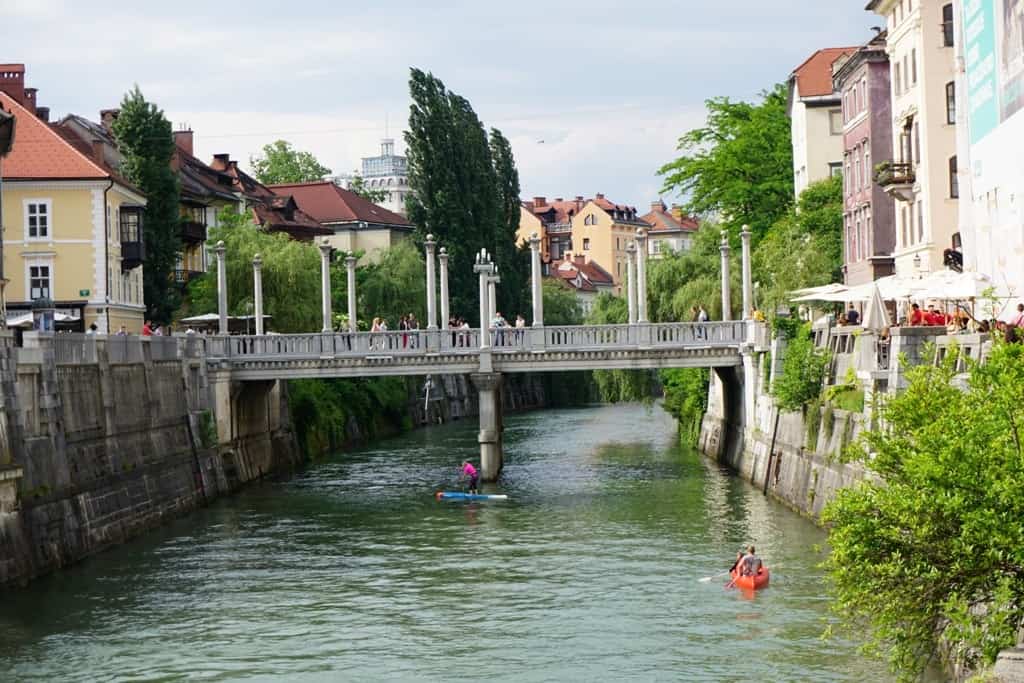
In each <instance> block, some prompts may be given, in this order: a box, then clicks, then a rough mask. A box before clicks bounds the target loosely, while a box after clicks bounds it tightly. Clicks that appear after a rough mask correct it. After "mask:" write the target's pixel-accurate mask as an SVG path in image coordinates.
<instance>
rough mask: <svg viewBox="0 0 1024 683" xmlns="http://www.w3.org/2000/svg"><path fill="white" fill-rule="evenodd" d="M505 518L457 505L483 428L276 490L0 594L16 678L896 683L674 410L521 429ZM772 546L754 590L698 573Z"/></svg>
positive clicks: (754, 493)
mask: <svg viewBox="0 0 1024 683" xmlns="http://www.w3.org/2000/svg"><path fill="white" fill-rule="evenodd" d="M505 437H506V440H505V449H506V465H505V471H504V473H503V476H502V481H501V483H500V486H499V487H485V488H491V489H497V488H500V490H501V491H502V492H504V493H507V494H509V496H510V500H509V501H507V502H504V503H487V504H466V503H439V502H436V501H435V500H434V499H433V496H432V493H433V492H434V491H435V490H437V489H440V488H443V487H450V486H452V485H453V483H454V479H455V476H456V472H457V467H458V464H459V462H460V460H461V459H462V457H463V456H465V455H472V454H473V452H474V450H475V438H476V431H475V425H473V424H470V423H460V424H455V425H449V426H444V427H437V428H434V429H428V430H420V431H417V432H414V433H411V434H407V435H404V436H401V437H397V438H393V439H388V440H384V441H381V442H379V443H378V444H376V445H375V446H373V447H370V448H366V449H363V450H360V451H357V452H351V453H344V454H339V455H337V456H334V457H331V458H328V459H326V460H325V461H323V462H320V463H318V464H316V465H314V466H312V467H310V468H308V469H307V470H305V471H304V472H302V473H301V474H299V475H298V476H296V477H294V478H291V479H289V480H287V481H280V482H264V483H262V484H259V485H256V486H254V487H252V488H250V489H248V490H247V491H245V492H243V493H242V494H240V495H238V496H235V497H233V498H230V499H228V500H223V501H220V502H219V503H217V504H215V505H212V506H210V507H209V508H207V509H204V510H202V511H200V512H198V513H196V514H194V515H192V516H190V517H188V518H186V519H182V520H178V521H176V522H174V523H172V524H170V525H167V526H166V527H163V528H162V529H160V530H158V531H156V532H153V533H151V534H149V535H147V536H146V537H144V538H142V539H140V540H138V541H135V542H133V543H130V544H127V545H124V546H121V547H118V548H115V549H113V550H111V551H109V552H106V553H103V554H101V555H98V556H96V557H94V558H91V559H89V560H88V561H86V562H84V563H82V564H80V565H78V566H76V567H73V568H70V569H67V570H65V571H62V572H59V573H57V574H55V575H52V576H49V577H45V578H43V579H41V580H39V581H37V582H35V583H33V584H31V585H30V586H29V587H28V588H27V589H25V590H23V591H15V592H12V593H8V594H6V595H4V596H3V598H2V599H3V603H2V606H0V679H2V680H5V681H6V680H14V681H78V680H133V681H144V680H145V681H155V680H170V679H177V678H186V677H195V678H201V679H204V680H266V681H271V680H285V679H287V680H290V681H293V680H297V681H321V680H323V681H335V680H353V681H355V680H379V679H389V680H431V681H436V680H481V679H488V680H509V681H571V680H584V681H604V680H643V681H647V680H685V681H701V680H707V681H723V680H751V679H752V677H757V678H758V679H759V680H765V681H863V680H871V681H879V680H888V678H889V677H888V676H887V674H886V672H885V669H884V668H883V667H882V666H881V665H879V664H876V663H875V662H871V661H868V660H865V659H864V658H862V657H860V656H859V655H857V654H856V651H855V650H856V647H855V644H853V643H849V642H845V641H842V640H830V641H827V642H823V641H822V640H820V638H819V635H820V634H821V632H822V630H823V629H824V627H825V625H826V624H827V623H828V622H829V619H830V617H829V614H828V603H827V601H826V598H825V596H824V592H823V590H824V589H823V582H822V575H821V572H820V570H819V569H818V568H817V564H818V563H819V562H820V561H821V559H822V556H821V554H820V553H821V551H820V549H819V546H820V544H822V543H823V542H824V540H825V537H824V534H823V532H822V531H821V530H819V529H818V528H817V527H815V526H814V525H813V524H812V523H811V522H809V521H807V520H805V519H803V518H801V517H800V516H798V515H796V514H794V513H793V512H791V511H790V510H788V509H787V508H785V507H784V506H782V505H779V504H777V503H775V502H772V501H771V500H767V499H765V498H764V497H763V496H762V495H761V493H760V491H759V490H757V489H756V488H754V487H752V486H750V485H749V484H748V483H746V482H744V481H743V480H741V479H739V478H737V477H735V476H732V475H730V474H729V473H727V472H725V471H722V470H720V469H719V468H718V467H717V466H715V465H714V464H713V463H710V462H709V461H707V460H706V459H704V458H702V457H700V456H699V455H698V454H696V453H695V452H693V451H691V450H687V449H681V448H679V447H677V446H676V443H675V442H676V437H675V426H674V423H673V422H672V420H671V418H670V417H669V416H668V415H667V414H665V413H664V412H663V411H662V410H661V409H660V408H658V407H656V406H655V407H650V408H647V407H644V406H638V405H626V406H610V407H595V408H586V409H579V410H553V411H543V412H536V413H531V414H527V415H517V416H513V417H510V418H507V420H506V431H505ZM749 542H753V543H756V544H757V547H758V553H759V554H760V555H762V556H763V557H764V558H765V560H766V562H767V564H769V565H770V566H771V567H772V569H773V573H772V580H771V586H770V588H768V589H767V590H763V591H760V592H758V593H757V594H756V595H753V594H751V595H745V594H743V593H742V592H740V591H737V590H725V589H724V587H723V584H724V583H725V582H726V579H725V578H723V577H720V576H719V577H715V578H714V580H712V581H707V582H702V581H700V580H699V579H700V578H701V577H706V576H709V575H711V574H714V573H715V572H719V571H721V570H722V569H723V567H726V568H727V567H728V566H729V564H730V563H731V561H732V559H733V557H734V556H735V553H736V550H737V549H738V548H739V546H741V545H743V544H746V543H749Z"/></svg>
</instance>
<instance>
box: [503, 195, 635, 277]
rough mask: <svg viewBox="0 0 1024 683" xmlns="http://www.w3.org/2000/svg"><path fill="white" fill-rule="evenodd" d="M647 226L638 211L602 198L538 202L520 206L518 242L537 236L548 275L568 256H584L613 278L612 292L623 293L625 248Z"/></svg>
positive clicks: (600, 196)
mask: <svg viewBox="0 0 1024 683" xmlns="http://www.w3.org/2000/svg"><path fill="white" fill-rule="evenodd" d="M649 227H650V226H649V225H648V224H647V223H645V222H644V221H643V220H641V219H640V218H639V217H638V216H637V211H636V207H633V206H627V205H625V204H616V203H615V202H612V201H611V200H610V199H607V198H606V197H605V196H604V195H603V194H601V193H597V194H595V195H594V197H593V198H591V199H584V198H583V196H581V195H578V196H576V197H575V198H574V199H571V200H568V201H567V200H565V199H563V198H561V197H558V198H556V199H555V200H554V201H553V202H549V201H548V200H547V198H546V197H534V198H533V199H532V200H531V201H526V202H523V203H522V205H521V207H520V220H519V230H518V232H517V233H516V237H517V240H518V241H519V242H520V243H523V242H525V241H526V240H528V239H529V238H530V235H532V234H533V233H537V236H538V237H540V239H541V257H542V261H543V262H544V264H545V272H546V273H549V274H550V269H551V266H552V264H554V263H555V262H557V261H561V260H562V259H563V258H564V256H565V255H566V254H567V253H572V254H577V255H583V256H585V257H586V259H587V261H588V262H595V263H597V264H598V265H600V267H602V268H604V269H605V270H606V271H607V272H608V273H610V274H611V275H612V278H613V282H614V287H613V291H614V293H615V294H621V293H622V286H623V283H624V281H625V279H626V277H627V270H626V245H628V244H629V243H630V242H632V241H633V239H634V238H635V237H636V231H637V229H641V228H642V229H645V230H646V229H648V228H649Z"/></svg>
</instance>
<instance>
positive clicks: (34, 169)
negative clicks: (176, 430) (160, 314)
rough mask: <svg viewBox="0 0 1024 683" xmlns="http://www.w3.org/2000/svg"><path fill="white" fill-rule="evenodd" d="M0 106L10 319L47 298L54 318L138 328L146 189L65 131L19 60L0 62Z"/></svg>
mask: <svg viewBox="0 0 1024 683" xmlns="http://www.w3.org/2000/svg"><path fill="white" fill-rule="evenodd" d="M0 106H2V107H3V109H4V110H6V111H8V112H10V113H11V114H12V115H13V116H14V119H15V125H16V130H17V134H16V136H15V140H14V145H13V147H12V149H11V151H10V153H9V154H8V155H7V156H6V157H4V158H3V159H2V160H0V176H2V178H3V181H2V190H0V191H2V192H3V202H2V206H3V213H2V216H0V220H2V227H3V237H4V240H3V267H4V277H5V279H6V286H5V288H4V296H5V298H6V301H7V312H8V320H10V319H12V318H13V317H15V316H17V315H18V314H19V312H20V313H29V312H30V311H31V308H32V304H33V302H39V301H41V300H50V301H52V302H53V303H54V305H55V306H56V309H57V313H58V316H57V319H58V326H59V327H63V328H64V329H69V330H77V331H84V330H86V329H88V327H89V326H90V325H91V324H93V323H95V324H96V326H97V328H98V329H99V331H100V332H116V331H117V330H119V329H120V327H121V326H122V325H123V326H124V327H125V329H126V330H127V331H129V332H134V333H138V332H139V331H141V329H142V323H143V321H144V317H145V313H146V306H145V302H144V300H143V287H142V263H143V260H144V258H145V243H144V240H143V230H142V220H143V212H144V209H145V205H146V198H145V197H144V196H143V195H142V193H141V192H140V191H139V190H138V189H137V188H135V187H133V186H132V185H131V184H130V183H128V182H127V181H126V180H124V179H123V178H121V177H120V176H119V175H118V173H117V172H116V170H115V169H113V168H112V167H111V166H110V165H109V164H108V161H107V159H105V158H104V154H103V150H102V147H101V146H100V145H95V146H94V145H92V144H91V142H90V141H85V140H82V139H80V138H78V137H75V136H68V135H65V134H64V133H63V132H62V130H61V129H59V128H57V127H55V126H51V125H50V124H49V122H48V117H49V111H48V110H47V109H46V108H45V107H38V106H37V104H36V91H35V89H34V88H26V87H25V67H24V65H23V64H5V65H0Z"/></svg>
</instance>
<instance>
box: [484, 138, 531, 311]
mask: <svg viewBox="0 0 1024 683" xmlns="http://www.w3.org/2000/svg"><path fill="white" fill-rule="evenodd" d="M491 160H492V162H493V164H494V176H495V177H494V180H495V188H496V191H497V194H498V220H497V222H496V223H495V231H494V253H495V255H496V257H497V261H498V263H499V264H500V272H501V287H500V288H499V292H498V304H499V308H500V309H501V310H503V311H507V312H506V314H505V317H506V318H508V319H509V321H510V322H512V321H513V318H512V316H514V315H515V314H517V313H523V314H526V310H525V309H526V304H527V303H528V301H529V297H528V290H529V280H530V270H529V268H530V261H529V259H530V250H529V246H528V245H523V246H522V247H521V248H520V247H517V246H516V232H517V231H518V230H519V214H520V201H519V171H517V170H516V160H515V157H514V156H513V155H512V146H511V145H510V144H509V141H508V139H507V138H506V137H505V136H504V135H502V134H501V131H500V130H498V129H497V128H491Z"/></svg>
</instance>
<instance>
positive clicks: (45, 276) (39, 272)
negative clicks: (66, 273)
mask: <svg viewBox="0 0 1024 683" xmlns="http://www.w3.org/2000/svg"><path fill="white" fill-rule="evenodd" d="M28 290H29V298H30V299H32V300H33V301H34V300H36V299H49V298H51V297H50V266H29V267H28Z"/></svg>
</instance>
